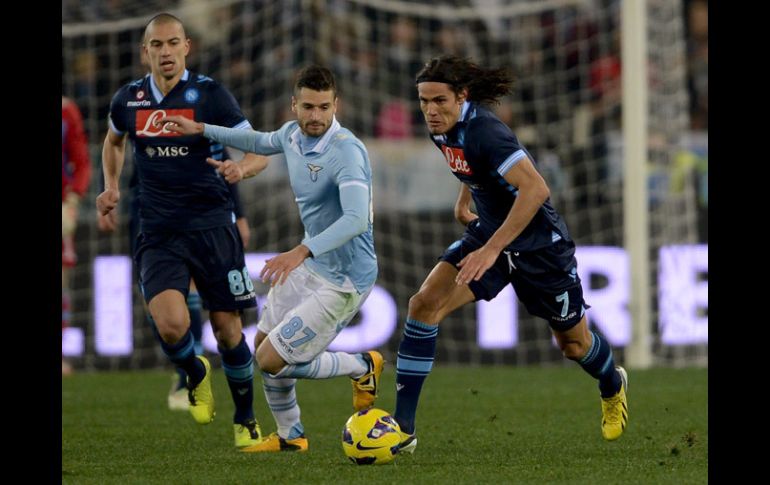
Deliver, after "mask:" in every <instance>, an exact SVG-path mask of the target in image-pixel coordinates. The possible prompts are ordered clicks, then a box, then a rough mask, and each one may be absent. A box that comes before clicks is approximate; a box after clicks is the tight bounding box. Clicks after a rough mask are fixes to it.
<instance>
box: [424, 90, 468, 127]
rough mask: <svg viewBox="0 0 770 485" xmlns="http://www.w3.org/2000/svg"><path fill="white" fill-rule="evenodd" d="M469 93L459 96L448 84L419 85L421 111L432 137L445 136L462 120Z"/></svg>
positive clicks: (463, 92) (464, 92)
mask: <svg viewBox="0 0 770 485" xmlns="http://www.w3.org/2000/svg"><path fill="white" fill-rule="evenodd" d="M466 93H467V91H465V90H463V91H462V92H461V93H460V94H459V95H457V94H455V93H454V91H452V86H450V85H449V84H446V83H438V82H423V83H420V84H418V85H417V95H418V96H419V98H420V110H421V111H422V114H423V116H424V117H425V123H426V124H427V125H428V131H430V133H431V135H443V134H444V133H446V132H447V131H449V130H451V129H452V127H453V126H454V125H455V124H456V123H457V121H458V120H459V119H460V111H461V110H462V107H463V103H464V102H465V97H466V96H467V94H466Z"/></svg>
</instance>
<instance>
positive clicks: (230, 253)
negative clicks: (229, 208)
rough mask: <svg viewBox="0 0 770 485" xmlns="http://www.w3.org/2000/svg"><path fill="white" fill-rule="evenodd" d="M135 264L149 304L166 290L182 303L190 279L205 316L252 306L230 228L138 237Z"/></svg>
mask: <svg viewBox="0 0 770 485" xmlns="http://www.w3.org/2000/svg"><path fill="white" fill-rule="evenodd" d="M135 262H136V266H137V268H139V285H140V288H141V289H142V294H143V295H144V299H145V301H146V302H148V303H149V302H150V300H152V298H153V297H154V296H155V295H157V294H158V293H160V292H162V291H164V290H169V289H173V290H178V291H179V292H181V293H182V294H183V295H184V296H185V298H187V293H188V290H189V286H190V278H193V279H194V280H195V286H196V287H197V289H198V293H200V296H201V299H202V300H203V306H204V308H206V309H208V310H209V311H234V310H241V309H244V308H251V307H255V306H256V294H255V293H254V285H253V283H252V281H251V278H250V277H249V272H248V270H247V269H246V263H245V259H244V255H243V242H242V241H241V237H240V235H239V234H238V228H237V226H236V225H235V224H229V225H227V226H220V227H215V228H213V229H206V230H202V231H184V232H162V231H151V232H147V231H145V232H142V233H140V234H139V237H138V238H137V243H136V255H135Z"/></svg>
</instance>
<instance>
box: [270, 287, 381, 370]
mask: <svg viewBox="0 0 770 485" xmlns="http://www.w3.org/2000/svg"><path fill="white" fill-rule="evenodd" d="M315 280H316V281H314V282H313V283H314V284H313V285H311V287H310V288H309V290H310V291H309V294H307V295H306V297H305V298H304V299H303V300H302V302H301V303H300V304H299V305H298V306H296V307H295V308H293V309H292V310H291V311H289V312H288V313H287V314H286V315H284V318H283V319H282V320H281V322H280V323H278V325H277V326H276V327H275V328H273V329H272V330H271V331H270V333H269V335H268V338H269V339H270V342H271V343H272V345H273V348H274V349H275V350H276V351H277V352H278V353H279V354H280V355H281V357H283V360H284V361H285V362H287V363H289V364H297V363H305V362H310V361H311V360H313V359H315V358H316V357H317V356H318V355H319V354H320V353H322V352H324V351H325V350H326V349H327V348H328V347H329V344H331V343H332V341H333V340H334V339H335V338H336V337H337V335H338V334H339V333H340V332H341V331H342V329H343V328H345V327H346V326H347V325H348V323H349V322H350V321H351V320H352V318H353V316H355V314H356V313H357V312H358V311H359V309H360V308H361V305H363V303H364V301H365V299H366V297H367V296H368V295H369V291H367V292H365V293H363V294H359V293H357V292H356V291H351V292H346V291H340V290H339V289H338V288H336V287H334V286H332V285H330V284H328V283H327V282H325V281H324V280H322V279H321V278H320V277H315Z"/></svg>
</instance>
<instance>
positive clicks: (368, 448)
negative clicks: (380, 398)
mask: <svg viewBox="0 0 770 485" xmlns="http://www.w3.org/2000/svg"><path fill="white" fill-rule="evenodd" d="M399 431H400V428H399V426H398V423H397V422H396V420H395V419H394V418H393V416H391V415H390V414H388V413H387V412H385V411H383V410H382V409H377V408H370V409H364V410H363V411H358V412H357V413H355V414H354V415H353V416H351V417H350V418H348V421H347V422H346V423H345V427H344V428H342V450H343V451H344V452H345V455H346V456H347V457H348V458H350V461H352V462H353V463H356V464H358V465H384V464H385V463H390V462H391V461H393V459H394V458H395V457H396V454H397V453H398V444H399V443H400V442H401V437H400V435H399Z"/></svg>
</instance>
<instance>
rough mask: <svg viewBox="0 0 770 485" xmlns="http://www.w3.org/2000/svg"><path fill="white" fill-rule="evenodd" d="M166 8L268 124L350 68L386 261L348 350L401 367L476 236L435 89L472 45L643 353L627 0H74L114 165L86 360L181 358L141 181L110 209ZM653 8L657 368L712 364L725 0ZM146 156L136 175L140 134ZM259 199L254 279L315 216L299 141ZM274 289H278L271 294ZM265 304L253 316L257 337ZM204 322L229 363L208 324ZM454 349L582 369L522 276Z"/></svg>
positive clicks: (345, 84)
mask: <svg viewBox="0 0 770 485" xmlns="http://www.w3.org/2000/svg"><path fill="white" fill-rule="evenodd" d="M161 11H168V12H171V13H173V14H175V15H177V16H178V17H180V18H181V19H182V21H183V22H184V23H185V27H186V31H187V35H188V36H189V37H190V38H191V39H192V50H191V53H190V55H189V57H188V60H187V62H188V69H190V70H192V71H195V72H200V73H203V74H206V75H209V76H211V77H213V78H214V79H216V80H218V81H219V82H220V83H222V84H223V85H224V86H225V87H226V88H228V89H229V90H230V91H231V92H232V93H233V95H234V96H235V97H236V99H237V100H238V102H239V103H240V105H241V108H242V110H243V113H244V115H245V116H246V117H247V118H248V119H249V121H250V122H251V124H252V126H253V127H254V128H255V129H257V130H260V131H272V130H275V129H277V128H278V127H279V126H280V125H281V124H282V123H283V122H285V121H287V120H289V119H291V118H292V114H291V112H290V99H291V94H292V84H293V79H294V74H295V72H296V71H297V69H298V68H300V67H301V66H303V65H305V64H307V63H310V62H319V63H323V64H326V65H327V66H329V67H330V68H331V69H332V70H333V71H334V72H335V74H336V75H337V82H338V84H339V86H340V106H339V111H338V113H337V118H338V119H339V121H340V122H341V123H342V124H343V125H344V126H346V127H348V128H350V129H351V130H352V131H353V132H354V133H356V134H357V135H358V136H359V137H360V138H361V139H362V140H363V141H364V143H365V144H366V146H367V149H368V150H369V154H370V158H371V161H372V168H373V172H374V175H373V182H374V202H375V205H374V210H375V217H374V231H375V244H376V250H377V254H378V258H379V268H380V274H379V278H378V283H377V290H376V291H375V292H374V293H373V294H372V297H370V298H369V300H368V302H367V304H366V305H365V306H364V309H363V311H362V312H361V314H360V315H359V316H358V317H357V318H356V319H355V320H354V322H353V323H352V324H351V326H350V327H349V328H347V329H345V330H344V331H343V333H342V334H341V335H340V337H339V338H338V340H337V341H335V344H334V345H335V347H334V348H336V349H345V350H351V351H355V350H365V349H368V348H375V347H376V348H379V349H381V350H382V351H383V354H384V355H385V358H386V359H387V360H389V361H395V351H396V349H397V346H398V342H399V341H400V338H401V328H402V325H403V323H402V322H403V320H404V318H405V316H406V309H407V304H408V300H409V297H410V296H411V295H412V294H413V293H414V292H415V291H416V290H417V289H418V287H419V285H420V283H421V282H422V281H423V279H424V278H425V276H426V275H427V273H428V271H429V270H430V268H432V267H433V265H434V264H435V261H436V258H437V257H438V256H439V255H440V254H441V253H442V252H443V250H444V249H445V248H446V247H447V246H448V245H449V244H451V243H452V242H453V241H454V240H455V239H456V238H458V237H459V236H460V234H462V230H463V228H462V226H460V225H459V224H458V223H456V222H455V221H454V219H453V216H452V210H453V205H454V201H455V199H456V196H457V192H458V188H459V183H458V182H457V181H456V179H455V178H454V177H453V176H452V175H451V172H450V171H449V170H447V167H446V165H445V161H444V159H443V157H442V155H441V154H440V153H439V151H438V150H436V148H435V146H434V145H433V144H432V143H431V141H430V140H429V139H428V137H427V130H426V128H425V126H424V123H423V121H422V119H421V116H420V112H419V105H418V103H417V99H416V89H415V86H414V76H415V74H416V72H417V71H418V70H419V69H420V67H421V66H422V64H423V63H424V62H425V61H427V60H428V59H429V58H430V57H432V56H435V55H439V54H447V53H452V54H459V55H463V56H471V57H473V58H474V59H475V60H476V61H478V62H479V63H480V64H483V65H487V66H503V65H504V66H510V67H511V68H512V69H513V72H514V73H515V75H516V84H515V87H514V93H513V95H511V96H510V97H507V98H505V99H503V101H502V103H501V104H500V105H499V106H496V107H495V109H496V111H497V113H498V115H499V117H500V118H501V119H502V120H503V121H504V122H505V123H507V124H508V125H509V126H510V127H511V128H512V130H513V131H514V133H516V135H517V136H518V137H519V140H520V141H521V142H522V143H523V144H524V146H526V147H527V149H528V150H529V151H530V152H531V153H532V155H533V156H534V157H535V159H536V161H537V163H538V167H539V170H540V171H541V173H542V174H543V176H544V178H545V179H546V181H547V182H548V184H549V186H550V188H551V198H552V203H553V205H554V206H555V207H556V209H557V210H558V211H559V212H560V213H561V214H562V216H563V217H564V218H565V220H566V221H567V224H568V226H569V229H570V232H571V233H572V235H573V237H574V239H575V241H576V243H577V245H578V253H577V258H578V264H579V267H578V268H579V272H580V274H581V277H582V279H583V283H584V290H585V293H586V300H587V302H588V303H589V304H591V305H592V308H591V309H590V310H589V312H588V316H589V322H590V324H591V325H592V327H593V328H595V329H596V330H597V331H599V332H600V333H602V334H603V335H604V336H605V337H607V339H608V340H609V341H610V343H611V344H612V345H613V347H614V349H615V352H616V359H617V360H618V361H619V363H623V362H624V360H626V357H627V356H626V352H625V350H626V349H627V348H628V346H629V345H631V343H632V339H633V338H637V337H636V335H637V334H636V333H635V332H633V331H632V317H631V313H630V310H629V297H630V292H631V286H630V281H631V271H630V266H629V258H628V252H627V250H626V247H627V241H624V212H623V182H624V168H623V136H622V131H621V130H622V123H621V122H622V106H623V102H622V100H623V98H622V96H623V93H622V85H621V42H620V41H621V15H620V14H621V2H620V1H619V0H616V1H610V0H541V1H514V0H455V1H444V2H441V3H440V4H438V3H434V2H428V1H424V2H420V1H385V0H163V1H157V0H141V1H139V0H106V1H105V0H62V66H63V69H62V94H63V95H66V96H69V97H71V98H72V99H74V100H75V102H76V103H77V104H78V106H79V107H80V109H81V111H82V114H83V118H84V123H85V130H86V134H87V136H88V138H89V154H90V158H91V161H92V164H93V176H92V180H91V184H90V187H89V191H88V194H87V196H86V197H85V198H84V199H83V201H82V202H81V204H80V209H81V210H80V212H79V220H78V225H77V231H76V251H77V256H78V263H77V265H76V266H75V268H74V269H73V271H72V302H71V323H70V327H69V328H67V329H65V330H64V335H63V341H62V346H63V353H64V355H65V356H67V357H68V358H69V359H70V360H71V362H72V364H73V365H74V367H75V369H76V370H78V371H80V370H97V369H133V368H156V367H157V368H163V367H168V366H169V365H170V364H168V363H167V360H166V358H165V357H164V355H163V354H162V351H161V350H160V347H159V345H158V344H157V343H156V341H155V339H154V337H153V335H152V332H151V330H150V328H149V327H148V325H147V323H146V321H145V319H144V310H143V308H142V303H141V296H140V295H139V291H138V288H137V286H136V275H134V274H133V273H132V264H131V260H130V256H129V240H128V228H127V224H128V200H127V199H128V198H129V197H128V196H129V190H128V189H127V188H125V189H124V190H122V199H121V205H122V206H121V218H120V225H119V228H118V230H117V231H116V232H114V233H112V234H104V233H100V232H99V230H98V228H97V225H96V212H95V205H94V199H95V197H96V195H97V194H98V193H99V192H100V191H101V188H102V185H103V182H102V175H101V146H102V142H103V140H104V137H105V135H106V131H107V114H108V110H109V104H110V100H111V97H112V95H113V94H114V93H115V91H116V90H117V89H118V88H119V87H121V86H122V85H123V84H125V83H127V82H129V81H131V80H134V79H137V78H140V77H142V76H144V75H145V73H146V70H145V68H144V67H143V65H142V62H141V40H142V34H143V28H144V26H145V24H146V23H147V21H148V20H149V18H151V17H152V16H153V15H155V14H156V13H159V12H161ZM646 20H647V22H646V25H647V34H646V41H647V69H648V79H647V85H648V89H649V92H648V95H647V99H648V112H647V116H648V124H647V126H648V128H647V129H648V137H647V140H648V141H647V158H648V160H647V165H646V169H647V190H648V200H647V217H648V218H649V241H648V244H649V261H648V262H649V272H650V274H649V281H650V295H651V298H650V302H649V306H650V308H649V310H650V315H651V318H650V322H649V323H648V324H646V323H645V324H644V325H643V329H642V330H643V332H644V334H645V335H646V337H647V338H648V339H649V342H650V345H649V352H650V353H651V358H652V364H653V365H663V366H676V367H679V366H708V3H707V2H706V1H701V0H689V1H685V0H648V1H647V17H646ZM233 155H234V156H237V154H233ZM126 162H127V163H126V166H125V167H124V175H123V176H122V181H121V182H122V183H123V184H125V185H126V186H127V184H128V180H129V178H130V173H131V172H132V170H133V169H132V161H131V155H130V150H127V161H126ZM240 194H241V200H242V203H243V204H244V207H245V211H246V216H247V219H248V222H249V225H250V227H251V234H252V238H251V241H250V243H249V245H248V247H247V248H246V251H247V253H248V255H249V256H248V261H247V263H248V266H249V271H250V273H251V274H252V276H254V275H257V274H259V268H260V267H261V266H260V265H261V264H262V261H264V259H265V258H266V257H267V256H266V255H268V254H271V253H276V252H281V251H284V250H287V249H290V248H291V247H293V246H294V245H295V244H297V243H298V242H299V241H300V240H301V238H302V235H303V232H302V228H301V224H300V221H299V215H298V211H297V209H296V205H295V203H294V199H293V194H292V192H291V188H290V186H289V183H288V180H287V175H286V169H285V164H284V161H283V160H282V159H281V157H274V160H272V162H271V164H270V167H269V168H268V170H267V171H266V172H264V173H263V174H260V175H259V176H258V177H255V178H253V179H249V180H248V181H245V182H243V183H242V185H241V190H240ZM631 223H633V221H631ZM255 286H256V287H257V289H258V292H260V295H261V298H263V297H264V295H265V294H266V293H267V288H266V287H265V286H264V285H261V284H260V283H258V282H255ZM260 306H261V304H260ZM258 316H259V315H258V310H251V311H248V312H247V313H246V315H245V317H244V324H245V325H246V326H247V335H253V333H254V332H255V325H256V321H257V319H258ZM51 324H53V322H51ZM205 332H206V338H205V343H206V345H207V350H208V352H209V353H210V354H211V355H212V356H214V357H215V354H216V350H215V344H214V340H213V337H212V336H211V331H210V328H208V325H206V330H205ZM249 340H250V338H249ZM436 358H437V360H439V361H443V362H452V363H474V364H516V365H526V364H546V365H557V366H562V365H567V366H569V365H573V364H571V363H569V362H568V361H567V360H566V359H564V358H563V357H562V356H561V352H560V351H559V350H558V348H557V347H556V346H555V345H554V344H553V341H552V338H551V336H550V332H549V329H548V325H547V323H546V322H545V321H543V320H540V319H537V318H534V317H531V316H529V315H528V314H527V313H526V310H525V309H524V308H523V307H520V306H519V304H518V303H517V302H516V299H515V296H514V294H513V291H512V290H511V289H510V288H508V289H506V290H504V291H503V293H501V294H500V295H499V296H498V297H497V298H496V299H495V300H493V301H492V302H489V303H481V304H477V305H468V306H466V307H464V308H463V309H461V310H460V311H458V312H456V313H455V314H453V315H451V316H450V317H448V318H447V319H446V320H445V321H444V322H443V323H442V325H441V330H440V337H439V339H438V349H437V355H436ZM215 359H216V357H215Z"/></svg>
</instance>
